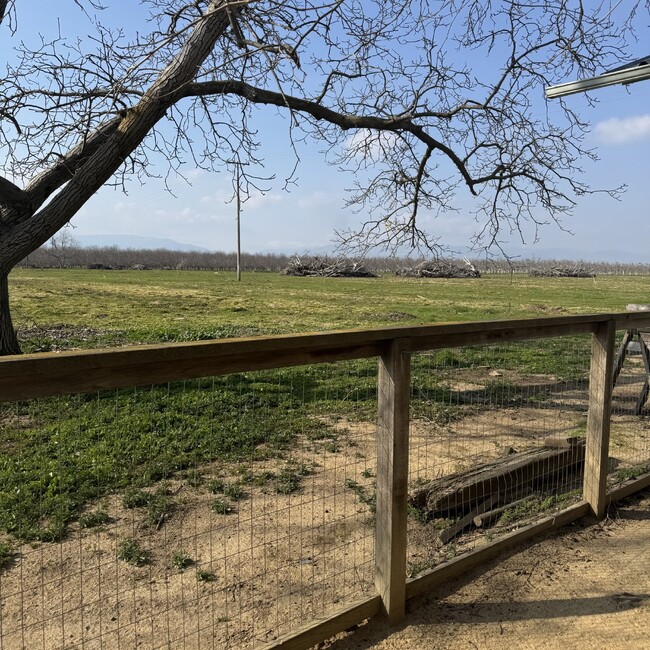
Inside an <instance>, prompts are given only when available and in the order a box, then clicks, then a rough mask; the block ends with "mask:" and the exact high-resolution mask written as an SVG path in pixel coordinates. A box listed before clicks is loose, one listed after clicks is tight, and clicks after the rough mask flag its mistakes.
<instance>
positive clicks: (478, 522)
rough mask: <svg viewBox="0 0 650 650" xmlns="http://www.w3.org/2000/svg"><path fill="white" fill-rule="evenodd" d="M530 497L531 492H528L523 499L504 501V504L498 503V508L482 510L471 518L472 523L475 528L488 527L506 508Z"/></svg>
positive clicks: (521, 502) (519, 503) (514, 506)
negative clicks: (482, 511)
mask: <svg viewBox="0 0 650 650" xmlns="http://www.w3.org/2000/svg"><path fill="white" fill-rule="evenodd" d="M530 498H531V494H530V493H529V494H528V496H527V497H524V498H523V499H517V500H516V501H510V502H509V503H504V504H502V505H500V506H499V507H498V508H494V510H489V511H487V512H484V513H482V514H478V515H476V516H475V517H474V518H473V519H472V523H473V524H474V525H475V526H476V527H477V528H489V527H490V526H492V525H493V524H495V523H496V522H497V521H498V520H499V519H500V518H501V515H502V514H503V513H504V512H505V511H506V510H509V509H510V508H516V507H517V506H520V505H522V504H523V503H526V501H529V500H530Z"/></svg>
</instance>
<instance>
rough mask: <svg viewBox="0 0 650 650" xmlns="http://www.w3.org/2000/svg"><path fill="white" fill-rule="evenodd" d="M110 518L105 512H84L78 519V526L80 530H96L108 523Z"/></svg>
mask: <svg viewBox="0 0 650 650" xmlns="http://www.w3.org/2000/svg"><path fill="white" fill-rule="evenodd" d="M110 521H111V518H110V516H109V514H108V513H107V512H104V511H103V510H94V511H93V512H86V513H84V514H83V515H81V516H80V517H79V526H80V527H81V528H96V527H97V526H103V525H104V524H108V523H110Z"/></svg>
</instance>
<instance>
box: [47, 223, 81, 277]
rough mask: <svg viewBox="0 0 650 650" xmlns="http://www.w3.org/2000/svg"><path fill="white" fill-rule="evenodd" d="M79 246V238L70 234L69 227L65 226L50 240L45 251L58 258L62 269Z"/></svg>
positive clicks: (57, 261) (58, 263) (57, 260)
mask: <svg viewBox="0 0 650 650" xmlns="http://www.w3.org/2000/svg"><path fill="white" fill-rule="evenodd" d="M78 248H79V244H78V242H77V240H76V239H75V238H74V237H73V236H72V235H71V234H70V232H69V229H68V228H63V229H62V230H60V231H59V232H58V233H57V234H56V235H54V237H52V238H51V239H50V241H49V245H48V246H47V247H46V248H45V252H46V253H47V254H48V255H49V256H50V257H53V258H54V259H55V260H56V263H57V265H58V267H59V268H60V269H64V268H65V267H66V266H67V264H68V262H69V260H70V257H71V255H72V254H73V252H74V251H76V250H77V249H78Z"/></svg>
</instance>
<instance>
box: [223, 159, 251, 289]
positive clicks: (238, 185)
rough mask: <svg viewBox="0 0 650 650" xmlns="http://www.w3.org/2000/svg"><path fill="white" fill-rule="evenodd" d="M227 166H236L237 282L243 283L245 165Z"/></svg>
mask: <svg viewBox="0 0 650 650" xmlns="http://www.w3.org/2000/svg"><path fill="white" fill-rule="evenodd" d="M226 164H227V165H234V166H235V185H236V187H235V206H236V208H237V282H241V168H242V166H243V165H247V164H248V163H243V162H242V161H241V160H239V159H236V160H228V161H226Z"/></svg>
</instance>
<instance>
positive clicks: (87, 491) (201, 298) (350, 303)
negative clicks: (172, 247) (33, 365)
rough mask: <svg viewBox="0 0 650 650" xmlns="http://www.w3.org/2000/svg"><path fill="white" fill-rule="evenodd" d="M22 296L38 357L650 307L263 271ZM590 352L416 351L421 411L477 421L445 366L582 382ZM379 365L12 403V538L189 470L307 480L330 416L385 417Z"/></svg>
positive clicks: (37, 280)
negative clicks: (247, 470) (445, 377)
mask: <svg viewBox="0 0 650 650" xmlns="http://www.w3.org/2000/svg"><path fill="white" fill-rule="evenodd" d="M11 290H12V300H13V306H14V320H15V323H16V325H17V327H18V328H19V329H20V331H21V336H22V340H23V345H24V349H25V351H35V350H39V351H46V350H50V349H63V348H69V347H93V346H105V345H120V344H125V343H130V342H143V341H147V342H153V341H158V342H160V341H180V340H196V339H204V338H212V337H224V336H236V335H251V334H269V333H285V332H302V331H316V330H321V331H322V330H332V329H349V328H366V327H386V326H394V325H415V324H421V323H436V322H437V323H439V322H449V321H467V320H491V319H498V318H514V317H540V316H545V315H548V316H557V315H562V314H577V313H595V312H604V311H623V310H624V309H625V305H626V304H627V303H631V302H633V303H641V302H650V278H648V277H638V276H637V277H632V276H627V277H610V276H608V277H602V278H596V279H547V278H541V279H540V278H529V277H523V276H513V277H510V276H504V275H499V276H488V277H484V278H481V279H478V280H413V279H405V278H396V277H385V278H381V279H340V278H339V279H316V278H294V277H286V276H280V275H277V274H266V273H258V274H252V273H251V274H244V278H243V281H242V282H241V283H237V282H236V281H235V276H234V274H232V273H212V272H187V271H179V272H176V271H160V272H158V271H146V272H135V271H111V272H105V271H74V270H61V271H58V270H56V271H55V270H47V271H44V270H17V271H15V272H14V273H12V275H11ZM588 345H589V340H588V337H581V338H578V339H575V340H574V339H566V338H565V339H553V340H550V341H546V342H545V344H544V345H543V346H539V345H536V344H535V342H529V343H524V344H518V345H515V346H498V347H496V348H494V347H492V348H480V347H478V348H471V349H466V350H462V351H459V350H441V351H439V352H437V353H436V354H435V355H433V356H432V357H429V358H426V359H421V358H418V357H415V358H414V363H413V378H414V382H413V383H414V386H417V390H415V391H414V395H413V410H414V413H416V414H419V415H421V416H423V417H426V418H429V419H435V418H442V419H443V420H444V419H449V420H451V419H454V418H457V417H462V416H463V413H464V411H463V407H462V406H459V405H457V404H454V403H453V399H452V397H451V394H450V390H449V388H448V386H446V385H445V384H444V383H440V382H439V380H438V379H437V376H436V373H435V372H432V371H431V368H432V367H433V368H435V367H441V366H444V367H448V368H449V367H451V368H460V369H462V368H472V367H475V366H482V367H485V366H496V367H514V368H517V369H519V370H520V371H521V372H522V373H525V372H528V373H540V374H549V375H551V374H552V375H554V376H555V377H558V378H571V379H579V378H582V377H584V371H585V360H586V359H587V358H588V357H587V350H588ZM375 369H376V361H375V360H363V361H358V362H349V363H345V364H336V365H331V366H326V367H323V366H319V367H316V366H313V367H312V366H310V367H306V368H297V369H282V370H279V371H269V372H258V373H243V374H240V375H232V376H229V377H223V378H217V379H214V380H213V379H209V378H208V379H206V380H201V381H195V382H181V383H178V384H171V385H165V386H151V387H146V388H142V389H135V390H128V391H126V390H125V391H117V392H116V391H109V392H106V393H100V394H93V395H87V396H84V395H79V396H71V397H65V398H56V399H48V400H38V401H34V402H23V403H12V404H2V405H0V530H3V531H4V532H5V534H7V533H8V534H10V535H11V536H12V537H14V538H18V539H22V540H43V541H46V540H54V539H59V538H61V537H63V536H65V535H66V534H67V530H68V527H69V524H70V523H71V522H73V521H75V520H79V517H80V516H84V515H83V513H84V511H85V509H86V508H87V506H88V504H89V503H97V500H98V499H99V500H101V499H102V498H104V497H106V496H107V495H109V494H112V493H116V492H118V493H121V492H123V491H124V490H127V489H128V488H134V487H135V488H138V489H141V488H143V487H147V486H151V485H155V484H157V483H159V482H160V481H161V480H164V479H168V478H170V477H174V476H178V475H183V476H184V475H185V474H186V473H188V472H189V473H194V474H192V475H200V472H201V468H202V467H203V466H204V465H205V464H206V463H223V464H224V465H228V466H229V467H232V466H234V464H237V463H247V462H249V461H250V460H255V459H261V458H273V459H276V460H278V462H280V463H282V462H286V465H285V468H284V469H283V470H282V471H281V472H280V476H283V472H284V474H286V477H288V479H287V480H284V481H283V482H282V484H287V485H291V486H294V484H295V486H298V485H299V482H300V476H301V472H302V470H301V471H298V470H296V469H295V468H293V467H292V466H291V464H290V462H289V461H290V459H289V458H288V456H287V450H288V449H290V448H291V446H292V444H294V443H295V441H296V440H298V438H300V439H301V440H309V441H311V443H312V444H314V445H316V446H318V445H320V446H321V447H322V448H323V449H326V450H328V451H336V450H337V448H338V446H339V441H338V440H337V434H336V432H335V430H334V429H332V428H331V427H329V426H328V425H327V417H331V415H332V414H337V415H340V416H345V417H347V418H358V419H361V420H367V421H372V420H373V419H374V417H375V409H376V396H375V374H374V373H375ZM484 390H485V391H486V393H485V394H486V395H488V397H490V400H492V401H495V402H498V401H500V400H501V399H502V398H503V397H504V396H507V399H508V400H510V401H512V400H516V401H517V403H523V402H524V401H525V400H527V399H529V398H528V397H527V396H526V394H524V393H523V392H521V391H518V388H517V387H516V386H514V385H511V384H508V383H506V382H503V381H499V380H495V381H493V382H491V383H490V385H487V384H486V385H485V387H484ZM535 399H539V396H537V397H536V398H535ZM303 469H304V468H303ZM188 476H190V474H188ZM246 480H248V481H253V482H254V481H266V480H276V481H279V479H278V478H277V477H275V478H273V477H259V476H254V475H247V477H246ZM278 484H280V483H278ZM292 489H293V487H292ZM1 541H2V540H0V542H1Z"/></svg>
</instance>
